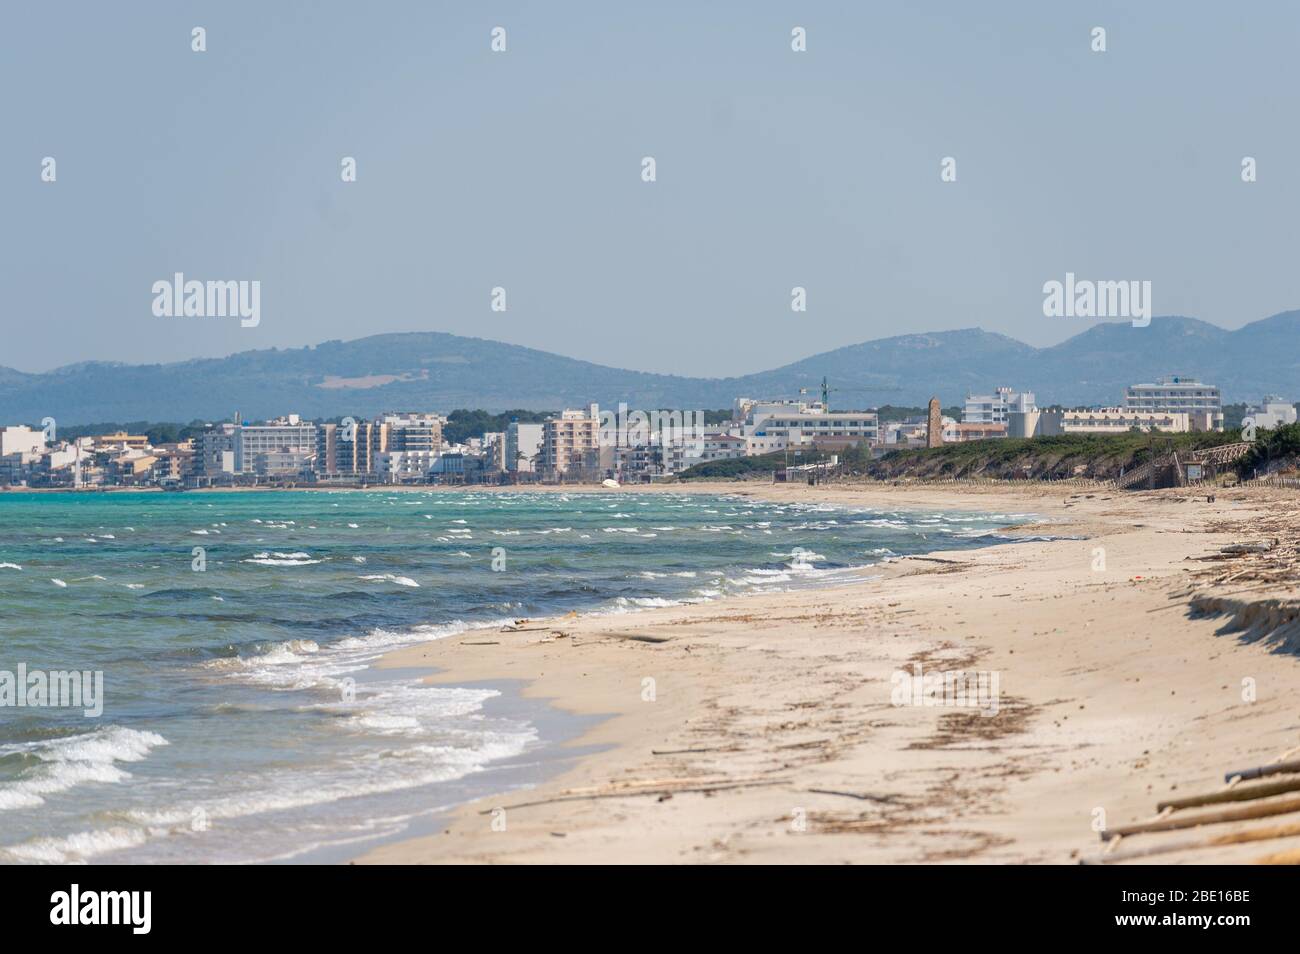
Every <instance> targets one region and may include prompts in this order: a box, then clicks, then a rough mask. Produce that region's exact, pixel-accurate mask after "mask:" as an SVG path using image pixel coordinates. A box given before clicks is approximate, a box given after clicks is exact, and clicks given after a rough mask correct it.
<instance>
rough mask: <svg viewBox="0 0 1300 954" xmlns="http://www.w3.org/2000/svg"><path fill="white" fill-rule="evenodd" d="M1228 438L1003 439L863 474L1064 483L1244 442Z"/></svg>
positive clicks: (897, 454)
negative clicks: (1157, 458) (1172, 455)
mask: <svg viewBox="0 0 1300 954" xmlns="http://www.w3.org/2000/svg"><path fill="white" fill-rule="evenodd" d="M1240 439H1241V437H1240V435H1239V434H1238V433H1237V432H1235V431H1229V432H1226V433H1223V434H1217V433H1193V434H1145V433H1138V432H1131V433H1128V434H1105V435H1101V434H1063V435H1059V436H1054V437H1031V438H1010V437H1009V438H1000V439H996V440H987V441H968V442H966V443H962V444H945V445H944V446H943V447H936V448H934V449H928V448H911V449H906V450H897V451H893V452H892V453H889V454H886V455H885V456H884V457H882V458H880V459H879V460H875V461H872V462H871V463H869V464H867V465H866V467H865V468H863V472H865V473H867V474H869V475H870V476H873V477H878V478H881V479H885V480H889V479H898V478H900V477H928V478H934V477H993V478H998V479H1025V478H1029V479H1034V480H1058V479H1061V478H1064V477H1076V476H1079V477H1095V478H1098V479H1108V478H1113V477H1118V476H1119V474H1120V472H1121V471H1127V470H1131V469H1132V468H1134V467H1136V466H1138V465H1140V464H1142V463H1144V462H1146V461H1147V460H1148V459H1150V458H1151V456H1152V455H1153V454H1154V455H1156V456H1159V455H1161V454H1165V453H1168V452H1169V451H1170V450H1174V451H1191V450H1199V449H1201V448H1205V447H1216V446H1218V445H1219V444H1227V443H1231V442H1232V441H1237V440H1240Z"/></svg>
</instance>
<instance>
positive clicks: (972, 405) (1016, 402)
mask: <svg viewBox="0 0 1300 954" xmlns="http://www.w3.org/2000/svg"><path fill="white" fill-rule="evenodd" d="M1036 408H1037V405H1036V404H1035V403H1034V392H1033V391H1013V390H1011V388H998V389H997V390H995V391H994V392H993V393H992V394H967V395H966V404H965V406H964V407H963V408H962V412H961V422H962V423H963V424H1006V423H1007V422H1008V420H1009V415H1010V414H1013V413H1015V414H1023V413H1025V412H1026V411H1032V410H1035V409H1036Z"/></svg>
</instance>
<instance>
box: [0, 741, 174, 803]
mask: <svg viewBox="0 0 1300 954" xmlns="http://www.w3.org/2000/svg"><path fill="white" fill-rule="evenodd" d="M166 744H167V740H166V739H164V738H163V737H162V736H161V735H158V734H157V733H155V732H146V731H140V730H137V729H128V728H126V727H125V726H119V725H108V726H103V727H101V728H98V729H95V730H93V731H91V732H83V733H80V734H78V735H70V736H64V737H63V738H59V739H48V740H42V741H39V742H15V743H10V744H8V745H3V746H0V756H5V755H13V754H17V753H24V754H27V755H29V756H32V757H34V758H36V759H37V760H38V764H37V765H35V766H32V767H30V768H27V769H24V771H23V773H22V775H21V776H20V777H19V778H18V779H17V780H16V781H13V782H9V783H7V784H4V785H0V811H4V810H6V809H14V808H31V807H34V806H37V805H42V804H44V802H45V799H46V797H47V796H49V795H56V794H58V793H59V792H66V791H67V790H68V789H70V788H75V787H76V786H78V785H83V784H86V783H89V782H102V783H106V784H113V783H116V782H121V781H124V780H125V779H128V778H130V777H131V776H130V773H128V772H126V771H124V770H123V769H121V768H119V767H118V766H117V763H118V762H139V761H141V760H143V759H144V758H146V757H147V756H148V754H149V752H150V750H152V749H154V748H156V747H157V746H160V745H166Z"/></svg>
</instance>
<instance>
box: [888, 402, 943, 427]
mask: <svg viewBox="0 0 1300 954" xmlns="http://www.w3.org/2000/svg"><path fill="white" fill-rule="evenodd" d="M961 412H962V409H961V408H959V407H945V408H943V409H942V413H943V414H945V415H946V416H948V417H950V418H952V419H953V420H954V421H960V420H961ZM928 413H930V409H929V408H924V407H902V406H895V405H893V404H884V405H882V406H880V407H878V408H876V414H878V415H879V417H880V423H882V424H883V423H885V422H886V421H906V420H907V419H908V418H909V417H911V418H916V417H925V416H926V415H927V414H928Z"/></svg>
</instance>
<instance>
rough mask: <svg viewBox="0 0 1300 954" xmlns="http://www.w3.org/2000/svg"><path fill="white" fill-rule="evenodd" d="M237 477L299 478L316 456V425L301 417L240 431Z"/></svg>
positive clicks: (252, 426)
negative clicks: (299, 474) (253, 475)
mask: <svg viewBox="0 0 1300 954" xmlns="http://www.w3.org/2000/svg"><path fill="white" fill-rule="evenodd" d="M236 433H237V436H238V440H236V442H235V473H238V474H258V475H260V476H264V477H287V476H293V475H295V474H298V473H300V472H301V471H302V469H303V468H304V467H305V466H306V465H307V464H308V463H309V462H310V459H311V458H312V457H313V456H314V455H315V453H316V425H315V424H313V423H311V422H310V421H302V420H299V418H298V415H297V414H291V415H289V416H288V417H284V418H278V419H276V420H275V421H271V422H269V423H266V424H241V425H239V426H238V427H237V428H236Z"/></svg>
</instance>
